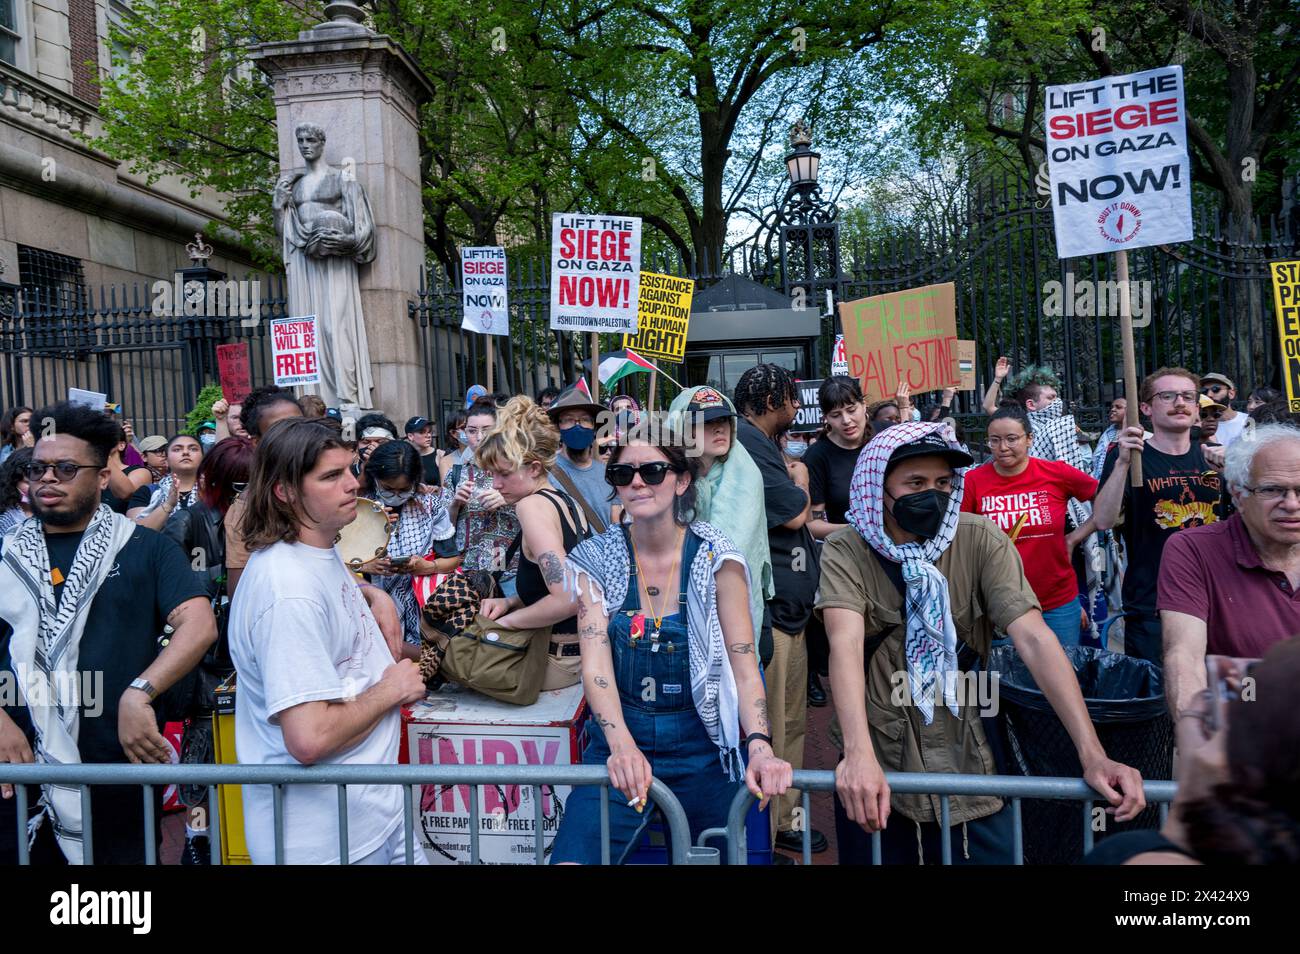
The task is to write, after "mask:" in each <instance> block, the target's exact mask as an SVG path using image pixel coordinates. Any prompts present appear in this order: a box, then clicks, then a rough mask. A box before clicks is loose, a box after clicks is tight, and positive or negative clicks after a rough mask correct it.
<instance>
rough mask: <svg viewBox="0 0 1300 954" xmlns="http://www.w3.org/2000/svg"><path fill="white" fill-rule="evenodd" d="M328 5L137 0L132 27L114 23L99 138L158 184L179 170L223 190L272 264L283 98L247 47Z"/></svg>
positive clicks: (233, 222)
mask: <svg viewBox="0 0 1300 954" xmlns="http://www.w3.org/2000/svg"><path fill="white" fill-rule="evenodd" d="M318 9H319V4H318V3H314V2H312V3H306V4H302V5H299V4H288V3H283V2H281V0H134V2H133V3H132V5H131V16H130V18H129V21H128V22H127V23H126V25H125V26H122V27H118V26H116V25H110V30H109V41H110V49H111V54H112V65H113V71H112V75H110V76H108V77H106V78H105V79H104V80H103V82H102V83H101V89H100V113H101V115H102V116H103V120H104V124H103V131H102V133H100V134H99V135H98V136H96V137H93V138H92V144H93V145H94V146H96V147H98V148H100V149H103V150H104V151H105V152H107V153H108V154H109V155H112V156H116V157H118V158H120V159H122V160H125V161H126V162H128V163H129V167H130V169H131V171H132V172H135V173H137V174H141V175H144V176H145V177H146V179H147V181H148V182H149V183H150V184H153V183H154V182H157V181H158V180H159V179H161V178H162V177H163V176H168V175H175V176H179V177H180V179H181V180H182V181H183V182H184V183H185V184H186V185H187V186H188V187H189V189H190V192H191V195H193V196H195V197H198V196H199V195H201V194H203V193H204V192H205V191H209V190H210V191H213V192H217V193H220V194H223V195H224V196H226V207H225V214H226V219H227V222H228V223H229V225H230V227H231V228H232V229H233V230H234V231H235V232H236V233H237V235H238V238H239V240H240V241H241V242H242V244H243V245H244V246H245V247H246V248H247V249H248V251H249V252H250V253H251V254H252V255H254V257H255V258H256V259H257V260H259V261H260V262H262V263H263V264H273V263H274V264H278V262H279V255H278V248H277V243H276V241H275V232H274V226H273V220H272V217H271V190H270V187H269V186H270V183H272V182H273V181H274V177H275V174H276V172H277V170H278V168H279V153H278V146H277V140H276V129H275V105H274V103H273V102H272V101H271V90H270V87H269V85H268V84H267V82H266V80H265V78H264V77H263V75H262V74H261V73H260V72H259V71H258V70H257V69H255V68H253V66H252V64H251V63H250V62H249V61H248V59H247V56H246V52H245V50H246V47H247V45H248V44H249V43H251V42H254V41H255V40H260V41H272V40H284V39H290V38H292V37H294V36H295V35H296V34H297V32H298V31H299V30H300V29H303V28H304V27H305V26H306V25H307V24H309V23H310V22H312V21H313V20H318V19H319V16H318V15H316V13H317V11H318ZM212 228H213V230H214V231H215V229H216V228H217V226H215V225H214V226H213V227H212Z"/></svg>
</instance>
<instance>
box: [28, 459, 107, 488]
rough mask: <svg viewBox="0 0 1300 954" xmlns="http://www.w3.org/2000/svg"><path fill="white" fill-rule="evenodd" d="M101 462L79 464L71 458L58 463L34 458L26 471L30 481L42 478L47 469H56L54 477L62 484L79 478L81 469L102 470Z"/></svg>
mask: <svg viewBox="0 0 1300 954" xmlns="http://www.w3.org/2000/svg"><path fill="white" fill-rule="evenodd" d="M102 469H103V468H102V467H101V466H100V465H99V464H78V463H76V462H74V461H70V460H61V461H58V462H57V463H55V462H53V461H40V460H34V461H32V462H31V463H30V464H28V465H27V469H26V470H25V471H24V473H26V474H27V479H28V480H29V481H33V482H34V481H37V480H42V479H43V478H44V477H45V472H46V471H47V470H53V471H54V479H55V480H57V481H58V482H59V483H61V484H66V483H67V482H68V481H70V480H75V479H76V478H77V471H79V470H102Z"/></svg>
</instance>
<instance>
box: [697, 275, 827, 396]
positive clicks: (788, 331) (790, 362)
mask: <svg viewBox="0 0 1300 954" xmlns="http://www.w3.org/2000/svg"><path fill="white" fill-rule="evenodd" d="M820 334H821V315H820V314H819V312H818V309H817V307H816V306H815V305H813V304H811V303H810V304H809V306H808V307H806V308H800V309H796V308H791V307H790V300H789V299H788V298H786V297H785V296H783V295H782V294H781V293H780V292H777V291H773V290H772V289H770V288H767V287H765V286H763V285H760V284H758V283H757V282H752V281H750V280H749V279H747V278H742V277H740V276H739V275H728V276H727V277H726V278H724V279H722V281H720V282H718V283H717V284H715V285H711V286H709V287H708V288H706V289H704V290H703V291H700V292H697V293H696V295H695V297H694V299H693V300H692V302H691V323H690V327H689V330H688V331H687V335H686V379H685V382H684V383H685V384H687V385H688V386H694V385H697V384H707V385H710V386H711V387H715V388H717V389H718V390H719V391H722V392H723V393H725V394H726V395H728V396H731V395H732V394H733V393H734V391H735V388H736V382H737V381H739V380H740V376H741V375H742V374H744V373H745V372H746V371H748V370H749V369H750V368H752V367H753V366H754V365H756V364H777V365H780V366H781V367H783V368H787V369H789V370H790V371H791V372H793V374H794V376H795V377H796V378H810V377H812V376H813V373H814V364H813V353H814V352H813V349H814V348H815V347H816V343H817V338H818V336H819V335H820Z"/></svg>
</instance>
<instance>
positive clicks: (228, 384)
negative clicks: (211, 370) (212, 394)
mask: <svg viewBox="0 0 1300 954" xmlns="http://www.w3.org/2000/svg"><path fill="white" fill-rule="evenodd" d="M217 376H218V377H219V378H220V379H221V396H222V397H223V398H225V399H226V402H227V403H228V404H241V403H243V400H244V398H246V397H248V392H249V391H251V390H253V372H252V367H251V365H250V364H249V359H248V342H247V341H238V342H236V343H235V344H223V345H217Z"/></svg>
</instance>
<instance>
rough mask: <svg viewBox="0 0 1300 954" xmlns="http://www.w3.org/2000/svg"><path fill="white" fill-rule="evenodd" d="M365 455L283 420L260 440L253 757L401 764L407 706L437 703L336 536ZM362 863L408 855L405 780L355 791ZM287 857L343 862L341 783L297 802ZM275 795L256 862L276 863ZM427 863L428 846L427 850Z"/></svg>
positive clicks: (251, 532) (235, 622)
mask: <svg viewBox="0 0 1300 954" xmlns="http://www.w3.org/2000/svg"><path fill="white" fill-rule="evenodd" d="M353 458H354V454H353V451H352V447H351V445H350V444H348V443H345V442H344V441H343V440H342V439H341V438H340V437H339V435H338V433H337V431H335V430H334V429H332V428H330V427H328V426H326V425H325V424H323V423H321V422H319V421H317V420H313V419H310V418H299V419H293V420H286V421H282V422H281V423H279V424H277V425H276V426H275V427H274V428H273V429H271V430H270V431H269V432H268V433H267V435H266V436H265V438H264V439H263V440H262V442H261V444H260V445H259V447H258V450H257V454H256V457H255V459H254V463H253V474H252V479H251V480H250V481H249V486H248V490H247V493H246V494H245V498H246V502H245V512H244V522H243V530H244V540H245V543H246V544H247V546H248V549H249V551H250V556H249V559H248V565H247V567H245V569H244V574H243V579H242V581H241V583H240V585H239V590H238V591H237V592H236V593H235V597H234V602H233V604H232V609H231V619H230V652H231V656H232V657H233V659H234V662H235V666H236V668H237V669H238V671H239V692H238V695H237V697H236V704H235V745H236V748H237V750H238V752H239V758H240V761H241V762H242V763H244V764H252V765H292V764H295V763H301V764H304V765H313V764H317V763H321V764H330V765H340V764H361V765H385V764H396V763H397V749H398V741H399V739H400V734H401V715H400V709H401V706H402V705H404V704H406V703H410V702H415V701H416V700H418V699H422V698H424V691H425V690H424V680H423V678H422V677H421V676H420V670H419V667H418V666H417V665H416V664H415V662H414V661H413V659H414V656H415V655H417V654H418V647H411V649H412V650H413V652H411V653H409V654H407V653H402V652H401V650H400V649H399V650H398V654H399V656H401V657H403V658H400V660H399V659H395V656H394V653H393V650H392V649H390V645H389V644H388V643H387V642H386V641H385V639H384V636H383V635H381V633H380V629H379V626H378V624H377V623H376V622H375V617H374V615H373V614H372V613H371V611H370V608H369V607H368V606H367V605H366V601H365V599H364V598H363V596H362V593H361V591H360V589H359V588H358V586H357V581H356V578H355V577H354V576H353V575H352V574H351V573H350V572H348V569H347V567H346V566H345V565H344V564H343V559H342V557H340V556H339V553H338V551H337V550H336V549H335V548H334V540H335V538H336V537H337V536H338V533H339V531H341V530H342V529H343V528H344V527H345V526H347V525H348V524H349V523H351V522H352V521H353V520H354V519H356V514H357V488H358V486H359V485H358V483H357V479H356V477H355V476H353V474H352V469H351V465H352V462H353ZM347 806H348V807H347V810H348V833H349V851H348V859H347V860H348V862H349V863H351V864H398V863H401V862H402V860H403V857H404V855H403V849H404V845H405V841H406V832H405V831H404V830H403V828H402V797H401V788H400V786H396V785H350V786H348V790H347ZM283 808H284V811H283V817H284V842H283V844H284V860H285V861H286V862H288V863H290V864H337V863H338V862H339V860H340V856H339V844H338V837H337V831H338V800H337V796H336V793H335V792H334V790H333V789H332V788H331V787H328V786H292V787H290V788H289V789H288V790H287V791H286V793H285V796H284V806H283ZM274 816H275V810H274V804H273V801H272V792H271V789H270V788H268V787H267V786H264V785H246V786H244V830H245V833H246V838H247V841H248V848H249V853H250V854H251V856H252V858H253V861H254V862H255V863H257V864H269V863H271V862H273V861H274V860H275V833H274V832H275V827H274ZM416 860H417V862H423V860H424V856H423V853H422V852H421V853H419V854H417V855H416Z"/></svg>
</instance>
